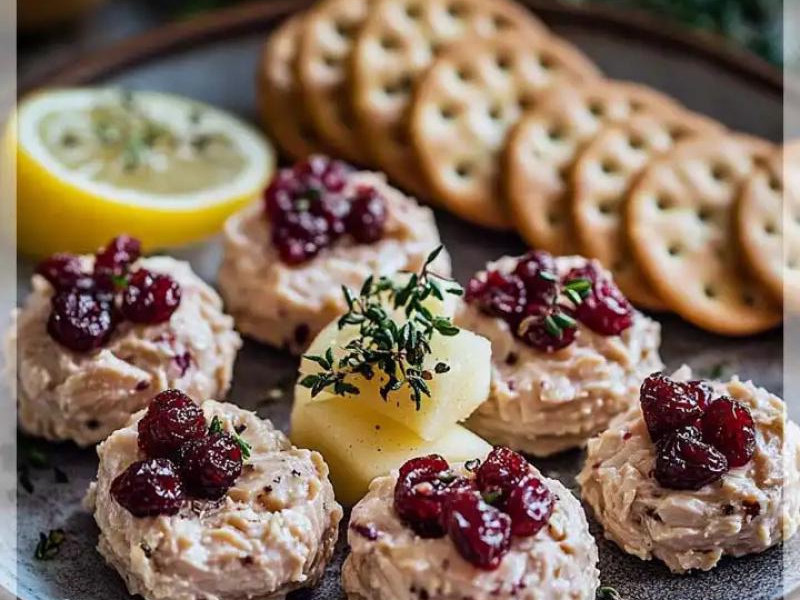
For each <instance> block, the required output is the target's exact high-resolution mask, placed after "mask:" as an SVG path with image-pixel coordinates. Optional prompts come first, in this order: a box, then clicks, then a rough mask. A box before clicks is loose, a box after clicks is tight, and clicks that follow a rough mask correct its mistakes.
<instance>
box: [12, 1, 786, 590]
mask: <svg viewBox="0 0 800 600" xmlns="http://www.w3.org/2000/svg"><path fill="white" fill-rule="evenodd" d="M307 4H308V2H304V1H299V2H289V1H286V0H277V1H273V2H270V3H267V4H264V5H255V6H253V5H250V6H248V7H247V8H245V9H234V10H232V11H228V12H227V13H226V14H224V15H222V16H217V17H214V18H205V19H202V20H200V22H197V23H189V24H181V25H178V26H175V27H172V28H169V29H167V30H160V31H158V32H156V33H153V34H148V35H146V36H144V37H143V38H139V39H137V40H135V41H132V42H126V43H125V44H124V45H122V46H120V47H119V48H116V49H114V50H112V51H110V52H108V53H104V54H103V55H102V56H94V57H90V58H89V59H87V60H85V61H80V62H78V63H75V64H74V65H73V66H71V67H70V68H69V69H67V70H65V71H61V72H59V73H57V74H55V75H54V76H53V77H51V78H50V79H49V80H47V81H40V82H36V83H52V84H87V83H96V84H109V85H121V86H125V87H129V88H133V89H156V90H163V91H170V92H176V93H180V94H184V95H187V96H190V97H194V98H198V99H201V100H204V101H207V102H210V103H212V104H216V105H218V106H221V107H223V108H226V109H228V110H231V111H233V112H235V113H238V114H240V115H242V116H243V117H245V118H248V119H252V118H253V116H254V114H255V107H254V78H253V73H254V70H255V65H256V60H257V57H258V52H259V49H260V46H261V44H262V41H263V39H264V36H265V34H266V33H267V32H268V31H269V30H270V29H271V28H272V27H273V26H274V25H275V24H276V23H277V22H278V21H280V19H281V18H282V17H283V16H284V15H285V14H286V13H287V11H290V10H296V9H299V8H301V7H302V6H304V5H307ZM536 8H537V11H538V12H539V14H540V15H541V16H542V17H543V18H544V20H545V21H547V22H548V23H549V24H550V25H551V26H552V27H553V28H554V30H555V31H557V32H558V33H560V34H563V35H565V36H566V37H567V38H568V39H570V40H572V41H573V42H575V43H576V44H578V45H579V46H580V47H581V48H582V49H583V50H584V51H586V52H587V53H588V54H589V55H590V56H591V57H592V58H593V59H594V60H595V61H596V62H597V63H598V64H599V65H600V66H601V67H602V68H603V69H604V71H605V72H606V73H607V74H608V75H610V76H612V77H618V78H622V79H631V80H635V81H639V82H643V83H647V84H650V85H653V86H654V87H656V88H658V89H661V90H663V91H666V92H668V93H670V94H672V95H673V96H675V97H676V98H678V99H679V100H681V101H682V102H684V103H685V104H687V105H688V106H689V107H690V108H692V109H694V110H697V111H700V112H702V113H705V114H708V115H711V116H713V117H716V118H717V119H719V120H721V121H722V122H723V123H724V124H726V125H728V126H730V127H732V128H736V129H740V130H742V131H745V132H748V133H752V134H756V135H761V136H764V137H766V138H769V139H773V140H778V139H780V136H781V131H782V120H781V99H782V90H781V86H780V77H779V76H777V75H776V73H775V72H774V71H772V70H770V68H768V67H765V66H764V65H763V64H762V63H760V61H757V60H755V59H752V58H750V57H746V56H744V55H739V54H737V53H736V52H734V51H731V50H730V49H728V48H725V47H723V46H722V45H721V44H722V42H718V41H715V40H710V39H705V38H691V37H687V36H686V35H684V34H682V33H679V32H674V31H670V30H665V29H664V28H663V27H660V26H653V24H652V23H646V22H644V23H640V22H639V20H638V19H635V18H634V19H632V18H630V17H627V16H620V15H617V14H614V13H608V12H607V11H604V10H596V9H595V10H583V9H580V10H579V9H576V8H568V9H567V8H558V7H553V6H552V5H549V4H542V5H540V4H538V3H537V4H536ZM437 216H438V219H439V225H440V228H441V232H442V237H443V239H444V241H445V243H446V244H447V246H448V248H449V249H450V251H451V254H452V255H453V256H454V263H455V270H456V275H457V277H458V279H459V280H460V281H461V282H462V283H463V282H465V281H466V279H467V278H468V277H469V275H470V274H471V273H472V272H473V271H474V270H476V269H478V268H479V267H481V266H482V265H483V264H484V263H485V262H486V261H487V260H489V259H492V258H495V257H497V256H499V255H501V254H503V253H508V252H512V253H515V252H520V251H522V250H523V246H522V243H521V242H520V240H519V239H517V238H516V236H513V235H510V234H506V235H503V234H496V233H490V232H487V231H484V230H481V229H478V228H476V227H472V226H470V225H467V224H465V223H463V222H461V221H458V220H456V219H455V218H453V217H450V216H449V215H446V214H442V213H439V214H438V215H437ZM175 254H178V255H179V256H181V257H184V258H188V259H189V260H191V261H192V263H193V265H194V266H195V268H196V269H197V271H198V272H199V273H200V274H201V275H202V276H203V277H204V278H206V279H207V280H209V281H211V282H212V283H213V282H214V280H215V274H216V270H217V265H218V264H219V258H220V257H219V245H218V243H217V242H216V241H211V242H209V243H207V244H204V245H201V246H196V247H193V248H189V249H185V250H182V251H180V252H176V253H175ZM30 272H31V265H30V264H29V263H27V262H25V261H22V262H21V264H20V300H21V299H22V298H23V297H24V295H25V293H27V290H28V289H29V284H28V277H29V275H30ZM658 318H659V320H660V321H661V322H662V324H663V339H664V343H663V348H662V354H663V357H664V359H665V361H666V362H667V365H668V367H669V368H677V367H678V366H680V365H681V364H683V363H688V364H690V365H692V366H693V367H694V368H695V369H696V370H697V371H699V372H701V373H704V374H706V375H708V374H710V373H711V372H712V371H714V370H716V369H718V368H720V366H721V367H722V368H723V370H724V372H725V373H728V374H730V373H733V372H736V373H739V374H740V375H741V376H742V377H743V378H752V379H753V380H754V381H755V382H756V383H758V384H760V385H763V386H765V387H767V388H769V389H770V390H772V391H774V392H776V393H778V394H780V393H782V388H783V385H782V336H781V333H780V332H778V331H776V332H772V333H769V334H766V335H762V336H757V337H753V338H748V339H743V340H730V339H724V338H720V337H716V336H712V335H710V334H707V333H704V332H702V331H699V330H697V329H695V328H693V327H691V326H689V325H687V324H686V323H684V322H682V321H680V320H679V319H677V318H674V317H658ZM295 369H296V361H295V360H294V359H292V358H289V357H287V356H285V355H283V354H281V353H280V352H278V351H275V350H272V349H269V348H265V347H262V346H259V345H257V344H255V343H251V342H248V343H246V345H245V347H244V349H243V350H242V352H241V354H240V355H239V358H238V362H237V365H236V371H235V378H234V386H233V390H232V392H231V394H230V397H229V400H231V401H233V402H235V403H237V404H239V405H241V406H243V407H246V408H250V409H254V410H257V411H258V414H259V415H260V416H262V417H266V418H270V419H272V420H273V421H274V422H275V423H276V425H278V426H279V427H281V428H283V429H284V430H286V428H287V426H288V415H289V411H290V407H291V397H290V393H289V392H290V390H291V387H292V384H293V377H294V373H295ZM276 387H277V388H280V389H282V390H284V394H283V397H282V398H281V399H278V400H275V399H271V400H270V399H268V396H269V395H268V392H269V391H270V390H272V389H274V388H276ZM42 446H43V448H44V449H45V450H46V451H47V452H48V454H49V456H50V462H51V464H52V465H55V466H58V467H59V468H60V469H62V470H63V471H64V472H66V473H67V474H68V476H69V482H68V483H66V484H58V483H55V480H54V476H53V472H52V469H50V468H48V469H41V470H34V471H32V480H33V484H34V486H35V491H34V493H33V494H28V493H27V492H25V491H20V496H19V535H18V538H19V539H18V542H19V551H20V559H19V579H20V582H19V595H20V597H21V598H23V599H24V600H29V599H31V600H32V599H37V600H53V599H63V598H68V599H70V600H95V599H96V600H101V599H102V600H121V599H124V598H126V597H128V596H127V592H126V591H125V588H124V586H123V584H122V581H121V579H120V578H119V577H118V576H117V575H116V573H115V572H114V571H113V570H112V569H110V568H109V567H107V566H105V564H104V563H103V561H102V559H101V557H100V556H99V555H98V554H97V553H96V552H95V550H94V545H95V543H96V537H97V529H96V527H95V525H94V522H93V520H92V518H91V516H90V515H89V514H87V513H86V512H84V511H83V510H82V508H81V505H80V502H81V499H82V496H83V494H84V492H85V490H86V487H87V486H88V483H89V482H90V481H91V479H92V477H93V475H94V472H95V469H96V457H95V453H94V452H93V451H92V450H83V451H82V450H78V449H76V448H75V447H73V446H71V445H68V444H63V445H49V446H48V445H42ZM582 458H583V457H582V453H580V452H571V453H567V454H564V455H562V456H559V457H557V458H555V459H551V460H546V461H536V462H537V465H538V466H539V467H541V468H542V469H543V470H544V471H545V472H546V473H547V474H549V475H550V476H553V477H557V478H558V479H561V480H562V481H563V482H564V483H565V484H566V485H567V486H568V487H570V488H571V489H573V490H574V489H575V483H574V476H575V474H576V473H577V471H578V470H579V467H580V465H581V462H582ZM56 527H63V528H64V529H65V530H66V532H67V535H68V541H67V542H66V544H65V545H64V547H63V550H62V553H61V555H60V556H59V557H58V558H57V559H56V560H54V561H50V562H38V561H35V560H33V558H32V554H33V549H34V547H35V545H36V540H37V536H38V533H39V532H40V531H48V530H49V529H51V528H56ZM593 531H594V533H595V534H596V535H597V537H598V542H599V545H600V568H601V572H602V579H603V583H604V584H605V585H610V586H613V587H616V588H617V589H618V590H619V591H620V592H621V594H622V596H623V597H624V598H625V599H627V600H650V599H653V600H656V599H658V600H664V599H671V598H676V599H678V598H679V599H681V600H695V599H697V600H701V599H702V600H733V599H737V598H742V599H748V600H756V599H763V600H774V599H777V598H780V597H781V596H782V593H783V590H784V587H783V586H784V582H785V581H786V583H788V584H789V585H790V586H791V588H794V587H796V586H797V584H798V582H800V543H798V542H797V541H795V542H792V543H790V544H788V545H787V548H776V549H773V550H771V551H769V552H766V553H764V554H762V555H759V556H752V557H747V558H743V559H737V560H728V559H726V560H724V561H723V563H722V564H721V565H720V567H719V568H717V569H716V570H714V571H712V572H710V573H700V574H693V575H689V576H684V577H677V576H673V575H671V574H670V573H669V571H668V570H667V569H666V568H665V567H663V566H662V565H660V564H659V563H645V562H642V561H639V560H638V559H636V558H633V557H630V556H627V555H625V554H623V553H622V552H620V551H619V550H618V549H617V548H616V547H615V546H614V545H613V544H611V543H608V542H606V541H604V540H603V539H602V536H601V534H600V532H599V530H598V528H597V526H596V524H593ZM344 553H345V548H344V545H343V544H341V543H340V548H339V552H338V553H337V557H336V560H335V561H334V562H333V564H331V565H330V567H329V569H328V571H327V573H326V577H325V579H324V581H323V582H322V584H321V585H319V586H318V587H317V588H315V589H313V590H306V591H301V592H296V593H295V594H293V597H295V598H301V597H302V598H313V599H314V600H332V599H334V598H339V597H341V596H342V592H341V589H340V587H339V583H338V582H339V572H340V566H341V561H342V559H343V556H344ZM784 580H785V581H784Z"/></svg>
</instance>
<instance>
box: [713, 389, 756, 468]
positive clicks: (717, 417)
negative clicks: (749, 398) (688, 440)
mask: <svg viewBox="0 0 800 600" xmlns="http://www.w3.org/2000/svg"><path fill="white" fill-rule="evenodd" d="M702 429H703V439H704V440H705V441H706V442H708V443H709V444H711V445H712V446H714V447H715V448H716V449H717V450H719V451H720V452H721V453H722V454H724V455H725V458H726V459H728V466H729V467H730V468H732V469H735V468H737V467H743V466H744V465H746V464H747V463H748V462H750V459H752V458H753V454H755V451H756V427H755V423H754V422H753V415H752V414H751V413H750V409H749V408H747V407H746V406H745V405H744V404H741V403H739V402H736V401H735V400H732V399H731V398H728V397H722V398H718V399H717V400H715V401H714V402H712V403H711V405H710V406H709V407H708V410H707V411H706V414H704V415H703V419H702Z"/></svg>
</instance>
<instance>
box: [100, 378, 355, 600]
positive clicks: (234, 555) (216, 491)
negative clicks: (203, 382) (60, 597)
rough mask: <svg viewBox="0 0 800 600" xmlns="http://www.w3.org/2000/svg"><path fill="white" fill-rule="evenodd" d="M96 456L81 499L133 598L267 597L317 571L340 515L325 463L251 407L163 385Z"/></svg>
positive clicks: (314, 577)
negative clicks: (200, 398) (197, 399)
mask: <svg viewBox="0 0 800 600" xmlns="http://www.w3.org/2000/svg"><path fill="white" fill-rule="evenodd" d="M97 452H98V455H99V458H100V465H99V468H98V473H97V480H96V482H94V483H92V485H91V487H90V489H89V492H88V494H87V496H86V499H85V501H84V504H85V506H86V508H87V509H88V510H90V511H91V512H92V513H93V514H94V518H95V521H96V522H97V525H98V527H99V529H100V539H99V544H98V550H99V552H100V553H101V554H102V555H103V557H104V558H105V560H106V561H107V562H108V563H109V565H111V566H112V567H113V568H114V569H116V570H117V572H118V573H119V574H120V575H121V576H122V578H123V579H124V580H125V583H126V585H127V588H128V590H129V592H130V593H131V594H141V595H142V596H143V597H144V598H145V599H146V600H234V599H235V600H239V599H242V600H244V599H248V600H256V599H267V598H270V599H273V598H283V597H284V596H285V595H286V594H287V593H288V592H290V591H292V590H294V589H297V588H300V587H306V586H311V585H314V584H315V583H316V582H317V581H318V580H319V578H320V577H321V575H322V573H323V571H324V569H325V566H326V565H327V563H328V560H329V559H330V557H331V553H332V552H333V548H334V545H335V542H336V538H337V533H338V524H339V521H340V520H341V517H342V509H341V507H340V506H339V504H337V503H336V501H335V500H334V495H333V488H332V487H331V484H330V481H329V479H328V467H327V465H326V464H325V462H324V461H323V459H322V457H321V456H320V455H319V454H317V453H316V452H312V451H309V450H302V449H298V448H295V447H293V446H292V445H291V443H290V442H289V441H288V439H287V438H286V436H285V435H284V434H282V433H281V432H280V431H277V430H276V429H275V428H274V427H273V426H272V424H271V423H270V422H268V421H263V420H261V419H259V418H258V417H257V416H256V415H255V414H254V413H251V412H247V411H244V410H241V409H239V408H237V407H235V406H233V405H231V404H224V403H219V402H216V401H213V400H208V401H205V402H203V403H202V404H201V405H199V407H198V405H197V404H195V403H194V402H193V401H192V400H191V399H189V398H188V397H187V396H185V395H184V394H183V393H182V392H179V391H177V390H167V391H165V392H162V393H161V394H159V395H158V396H157V397H156V398H155V399H154V401H153V403H152V404H151V405H150V407H149V408H148V409H147V411H141V412H140V413H138V414H136V415H134V416H133V417H132V418H131V420H130V422H129V423H128V424H127V426H125V427H124V428H122V429H120V430H118V431H116V432H114V433H113V434H112V435H111V436H109V437H108V439H106V441H105V442H103V443H102V444H100V445H99V446H98V450H97Z"/></svg>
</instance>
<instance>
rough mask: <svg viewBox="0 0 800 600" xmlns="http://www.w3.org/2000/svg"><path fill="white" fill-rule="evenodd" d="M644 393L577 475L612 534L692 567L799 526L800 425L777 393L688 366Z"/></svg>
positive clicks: (652, 382)
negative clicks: (703, 377)
mask: <svg viewBox="0 0 800 600" xmlns="http://www.w3.org/2000/svg"><path fill="white" fill-rule="evenodd" d="M640 402H641V406H640V407H639V406H637V407H635V408H634V409H632V410H631V411H630V412H629V413H627V414H626V415H623V416H621V417H620V418H619V419H618V420H616V421H615V422H614V424H613V425H612V426H611V428H609V429H608V430H607V431H606V432H604V433H603V434H601V435H600V436H598V437H596V438H594V439H592V440H591V441H590V442H589V450H588V457H587V460H586V465H585V467H584V469H583V471H582V472H581V473H580V475H579V477H578V482H579V483H580V485H581V489H582V496H583V499H584V500H585V501H586V503H587V504H589V505H590V506H591V507H592V509H593V510H594V513H595V516H596V518H597V520H598V521H599V522H600V523H601V524H602V526H603V528H604V530H605V535H606V537H607V538H608V539H610V540H612V541H614V542H615V543H616V544H618V545H619V546H620V548H622V549H623V550H624V551H625V552H628V553H629V554H633V555H635V556H637V557H639V558H641V559H643V560H651V559H653V558H657V559H659V560H661V561H663V562H664V563H665V564H666V565H667V567H669V569H670V570H671V571H673V572H675V573H685V572H687V571H690V570H693V569H700V570H704V571H705V570H710V569H712V568H714V567H715V566H716V565H717V563H718V562H719V561H720V559H721V558H722V557H723V556H725V555H729V556H743V555H746V554H752V553H757V552H763V551H765V550H767V549H768V548H770V547H772V546H775V545H777V544H780V543H781V542H782V541H783V540H787V539H789V538H790V537H791V536H793V535H794V534H795V533H796V532H797V528H798V524H800V446H798V439H800V429H798V427H797V425H796V424H795V423H793V422H791V421H789V420H787V416H786V406H785V404H784V403H783V402H782V401H781V399H780V398H778V397H777V396H775V395H773V394H771V393H769V392H768V391H766V390H765V389H763V388H760V387H757V386H755V385H753V383H752V382H749V381H740V380H739V379H738V378H736V377H734V378H733V379H731V380H730V381H728V382H726V383H722V382H700V381H692V380H691V371H690V370H689V369H688V367H683V368H682V369H680V370H679V371H678V372H676V373H675V374H674V375H673V376H672V377H671V378H670V377H666V376H664V375H661V374H655V375H653V376H651V377H648V378H647V379H646V380H645V382H644V384H643V385H642V390H641V397H640Z"/></svg>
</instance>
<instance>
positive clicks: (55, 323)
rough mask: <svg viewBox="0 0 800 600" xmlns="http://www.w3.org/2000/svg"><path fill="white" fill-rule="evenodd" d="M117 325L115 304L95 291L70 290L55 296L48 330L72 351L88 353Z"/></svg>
mask: <svg viewBox="0 0 800 600" xmlns="http://www.w3.org/2000/svg"><path fill="white" fill-rule="evenodd" d="M114 326H115V322H114V313H113V309H112V306H111V305H110V304H108V303H106V302H103V301H102V300H100V299H98V298H96V297H95V296H94V295H92V294H89V293H86V292H82V291H79V290H66V291H62V292H59V293H57V294H56V295H55V296H54V297H53V300H52V310H51V311H50V318H49V319H48V321H47V331H48V333H49V334H50V337H52V338H53V339H54V340H55V341H57V342H58V343H59V344H61V345H62V346H64V347H66V348H69V349H70V350H74V351H75V352H88V351H90V350H94V349H96V348H99V347H101V346H103V345H104V344H105V343H106V342H108V340H109V339H110V338H111V334H112V333H114Z"/></svg>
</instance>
